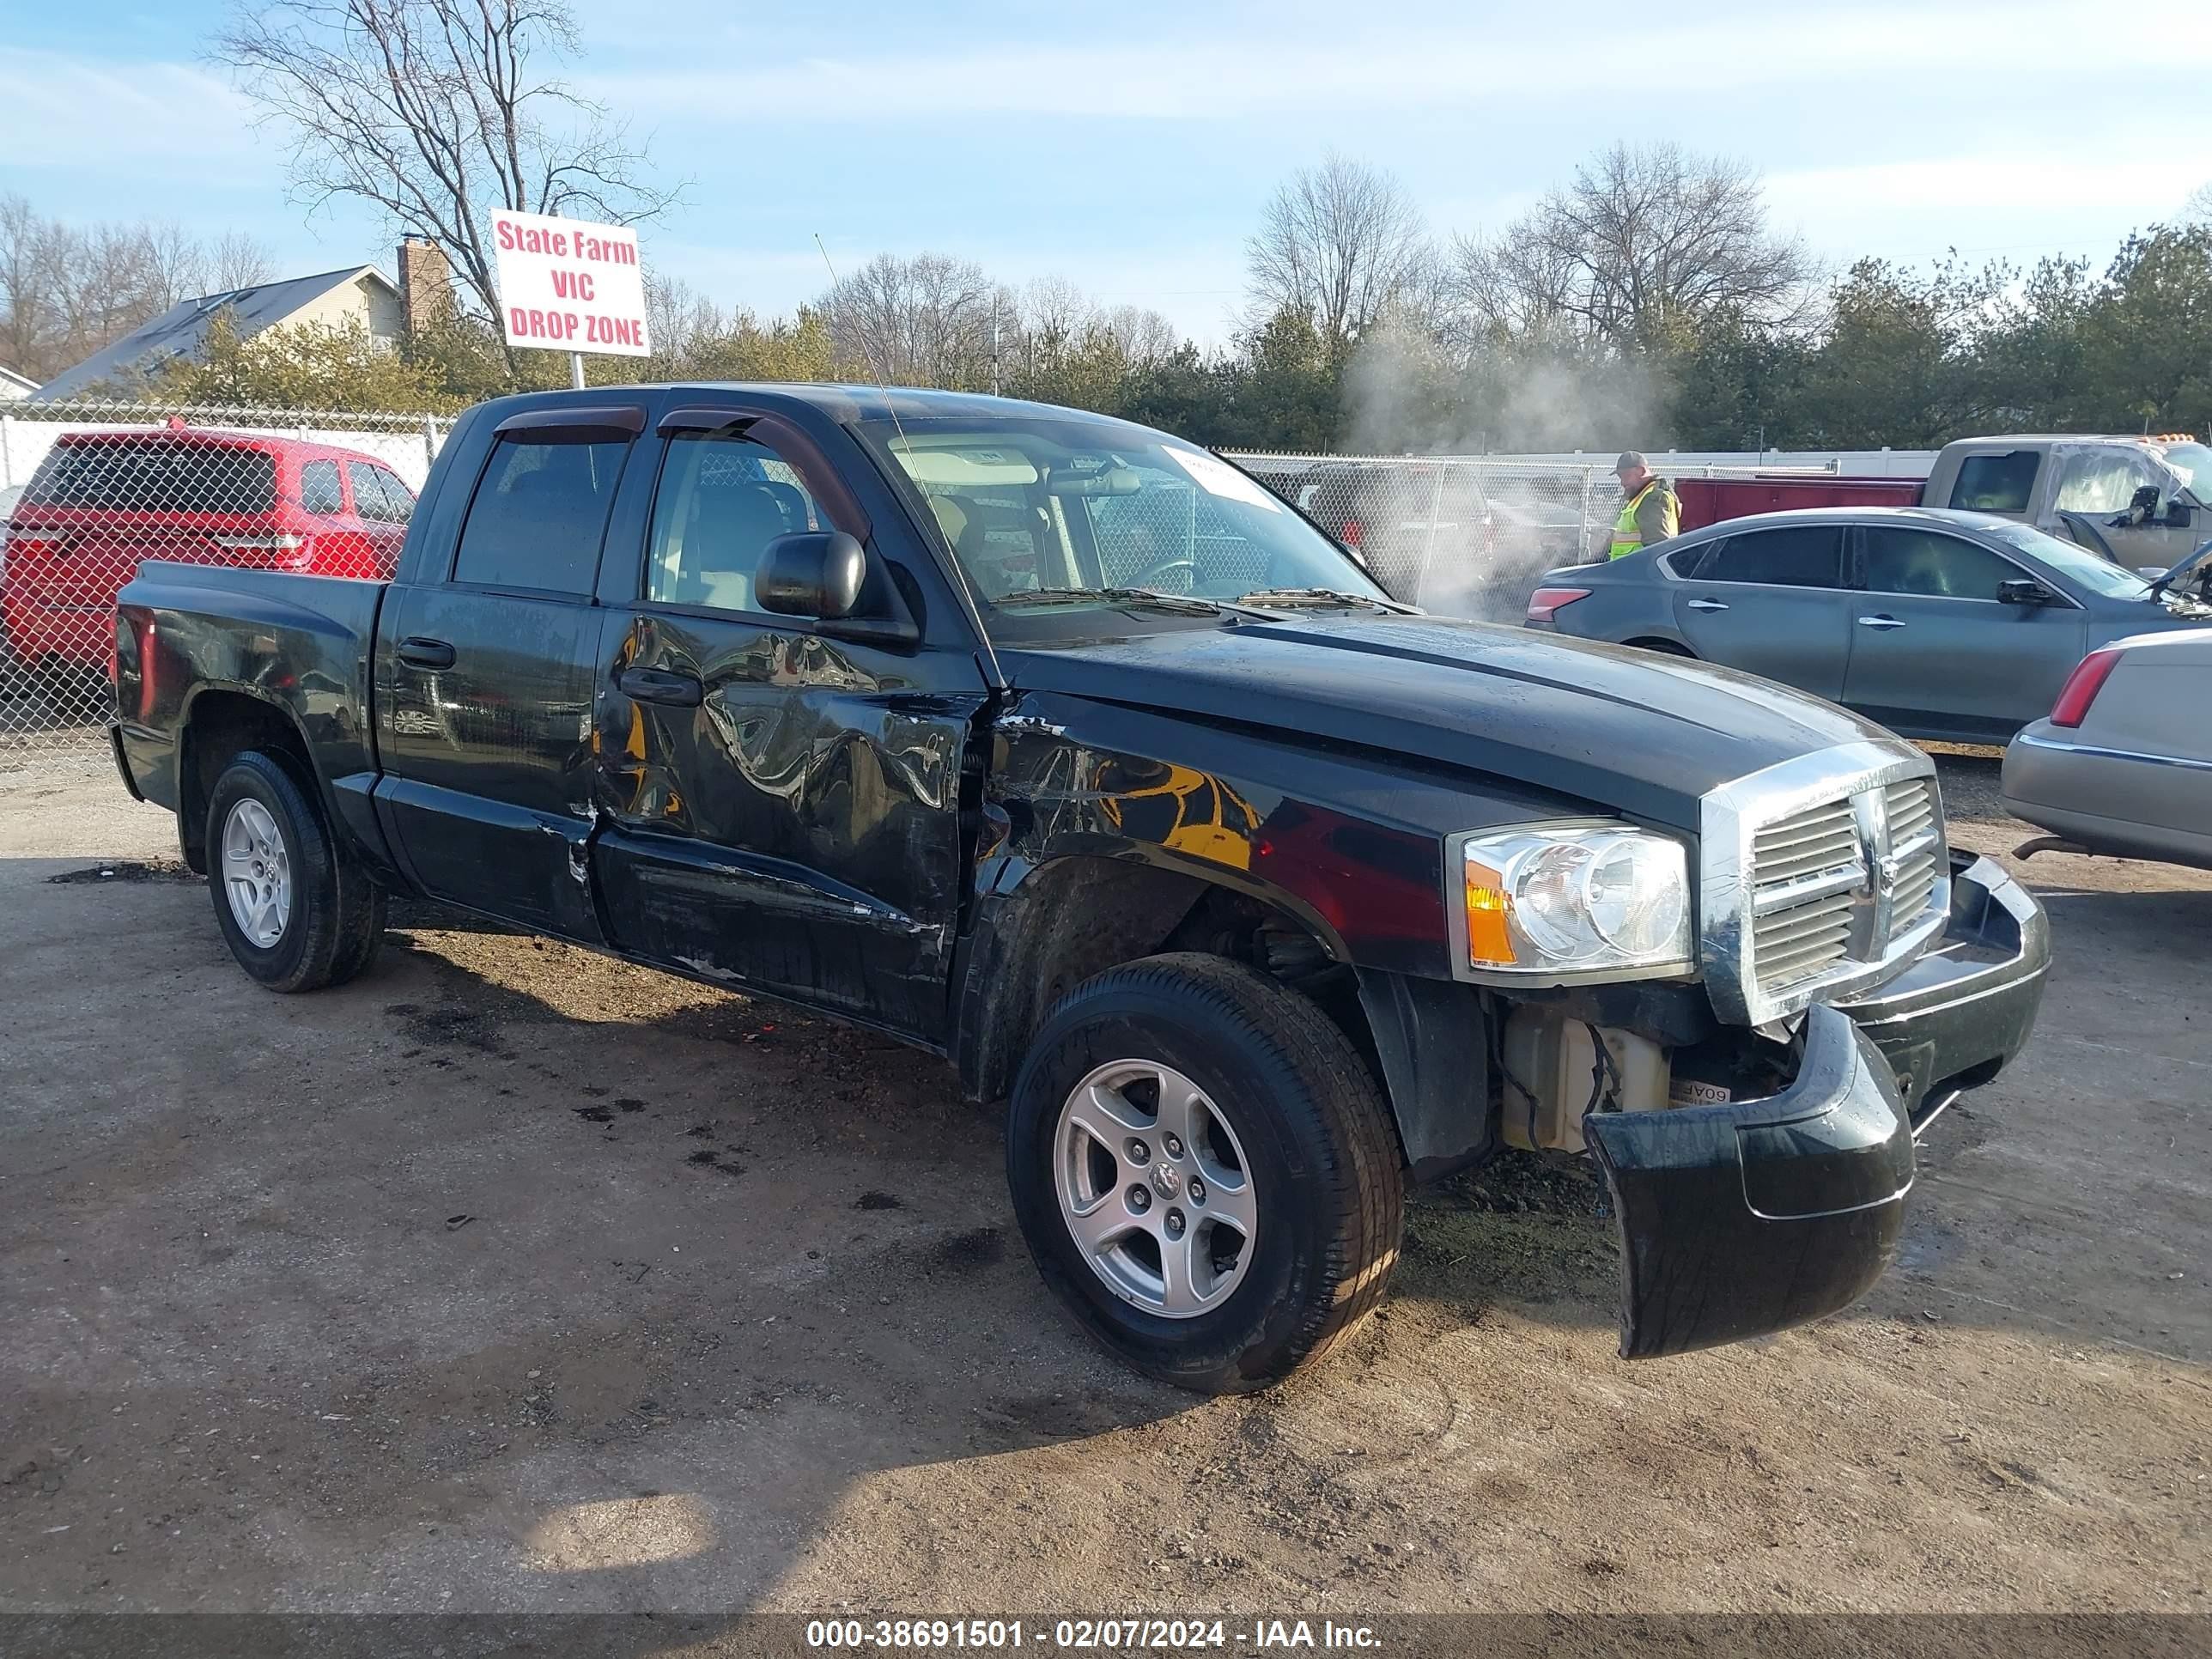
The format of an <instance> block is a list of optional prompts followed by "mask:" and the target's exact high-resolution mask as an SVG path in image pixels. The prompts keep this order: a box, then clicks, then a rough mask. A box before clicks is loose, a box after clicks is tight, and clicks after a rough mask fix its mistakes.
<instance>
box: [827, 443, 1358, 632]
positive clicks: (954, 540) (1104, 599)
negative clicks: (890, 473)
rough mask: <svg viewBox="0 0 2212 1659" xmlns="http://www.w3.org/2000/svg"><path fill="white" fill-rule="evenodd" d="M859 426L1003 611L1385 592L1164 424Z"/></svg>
mask: <svg viewBox="0 0 2212 1659" xmlns="http://www.w3.org/2000/svg"><path fill="white" fill-rule="evenodd" d="M855 429H856V430H857V431H858V432H859V434H860V437H861V439H862V441H864V442H866V444H867V445H868V446H869V447H871V448H872V449H873V450H874V451H875V452H876V453H877V455H878V458H879V459H882V460H884V461H885V462H887V463H888V464H890V465H891V466H893V467H895V468H896V470H897V471H899V472H902V473H903V474H904V475H905V477H907V478H908V480H909V481H910V482H911V483H913V484H914V487H915V489H918V490H919V491H921V495H922V497H923V499H924V500H925V501H927V503H928V505H929V508H930V511H931V513H933V515H934V516H935V518H936V520H937V524H938V527H939V529H940V530H942V531H943V532H944V534H945V542H946V544H948V545H949V546H950V547H951V550H952V553H953V556H954V557H955V558H957V560H958V561H959V562H960V568H961V569H962V570H963V571H964V572H965V573H966V574H967V577H968V580H969V583H970V584H971V585H972V586H974V587H975V591H976V592H977V593H978V594H979V595H980V596H981V598H982V599H985V600H986V601H987V602H988V603H989V604H990V605H992V606H993V607H994V609H999V608H1006V609H1008V610H1012V609H1016V608H1018V609H1020V610H1023V611H1040V610H1048V609H1051V608H1053V607H1056V606H1067V607H1085V606H1088V607H1091V608H1094V609H1095V608H1096V607H1097V606H1099V605H1115V604H1128V603H1131V602H1136V603H1139V604H1141V603H1143V602H1144V600H1145V598H1146V596H1145V595H1144V594H1141V593H1133V592H1131V590H1135V589H1146V590H1150V591H1151V592H1156V593H1165V594H1174V595H1177V596H1182V597H1184V598H1187V599H1212V600H1233V599H1241V598H1242V597H1243V596H1244V595H1245V594H1247V593H1251V592H1258V591H1261V590H1270V589H1316V588H1325V589H1330V590H1333V591H1334V592H1340V593H1345V594H1350V595H1355V596H1358V598H1359V599H1376V600H1384V595H1383V592H1382V590H1381V589H1379V588H1377V587H1376V586H1375V584H1374V583H1373V581H1371V580H1370V579H1369V578H1368V577H1367V576H1366V575H1365V574H1364V573H1363V572H1362V571H1361V570H1360V568H1359V567H1358V565H1357V564H1355V563H1353V562H1352V560H1351V558H1350V557H1349V556H1346V553H1345V552H1344V550H1342V549H1341V548H1340V547H1338V546H1337V545H1336V544H1334V542H1332V541H1330V540H1329V539H1328V538H1327V537H1326V536H1324V535H1322V533H1321V532H1319V531H1317V530H1316V529H1315V528H1314V527H1313V526H1311V525H1310V524H1308V523H1307V522H1306V521H1305V520H1304V519H1302V518H1300V517H1299V516H1298V515H1297V513H1294V512H1292V511H1291V509H1290V508H1289V507H1286V506H1285V505H1284V504H1283V502H1282V501H1280V500H1279V499H1278V498H1277V497H1276V496H1274V495H1272V494H1270V493H1269V492H1268V490H1267V489H1266V488H1265V487H1264V486H1263V485H1261V484H1260V483H1255V481H1254V480H1253V479H1251V478H1249V477H1246V476H1245V475H1244V474H1243V473H1242V472H1240V471H1237V469H1236V468H1235V467H1233V466H1231V465H1229V464H1228V463H1227V462H1226V461H1224V460H1220V459H1217V458H1216V457H1214V456H1212V455H1210V454H1208V453H1206V451H1204V450H1202V449H1200V448H1197V447H1194V446H1193V445H1190V444H1187V443H1184V442H1182V441H1181V440H1179V439H1175V438H1170V437H1168V436H1167V435H1165V434H1164V433H1158V432H1152V431H1149V430H1147V429H1146V428H1143V427H1138V426H1131V425H1128V424H1127V423H1125V422H1121V421H1110V420H1107V419H1105V418H1104V417H1103V416H1081V415H1069V416H1065V417H1060V416H1036V417H1030V416H1018V415H1007V416H999V415H979V416H927V417H923V418H921V419H915V420H908V421H905V422H902V423H900V424H894V423H893V422H890V421H866V422H860V423H859V424H858V425H857V427H856V428H855ZM1106 590H1120V591H1119V592H1108V591H1106ZM1384 602H1385V603H1387V600H1384Z"/></svg>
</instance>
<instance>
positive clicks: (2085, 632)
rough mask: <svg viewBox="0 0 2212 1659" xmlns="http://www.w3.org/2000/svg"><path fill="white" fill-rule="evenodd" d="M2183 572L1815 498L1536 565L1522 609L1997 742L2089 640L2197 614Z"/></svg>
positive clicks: (1546, 623)
mask: <svg viewBox="0 0 2212 1659" xmlns="http://www.w3.org/2000/svg"><path fill="white" fill-rule="evenodd" d="M2199 580H2201V579H2200V578H2199V577H2198V576H2197V575H2196V574H2195V573H2193V572H2192V573H2189V574H2186V575H2185V576H2181V577H2176V578H2169V579H2167V580H2166V585H2165V586H2160V584H2159V583H2156V582H2152V581H2148V580H2145V579H2144V578H2143V577H2142V576H2140V575H2138V574H2136V573H2135V572H2133V571H2131V570H2126V569H2123V568H2120V567H2118V566H2117V565H2114V564H2112V563H2111V562H2108V561H2106V560H2105V559H2102V558H2100V557H2098V556H2096V555H2095V554H2093V553H2091V552H2089V551H2088V550H2086V549H2084V548H2081V547H2078V546H2076V545H2075V544H2073V543H2071V542H2063V541H2060V540H2058V539H2057V538H2056V537H2052V536H2048V535H2045V533H2044V532H2041V531H2039V530H2037V529H2035V528H2033V526H2028V525H2023V524H2015V523H2013V522H2011V521H2010V520H2006V519H2002V518H1998V517H1996V515H1994V514H1992V513H1965V512H1957V511H1952V510H1948V509H1940V508H1934V507H1816V508H1812V509H1809V510H1807V511H1802V512H1796V513H1764V514H1761V515H1759V516H1758V517H1755V518H1747V519H1731V520H1725V521H1723V522H1722V523H1720V524H1717V525H1711V526H1707V527H1706V528H1705V529H1702V530H1697V531H1692V532H1690V533H1689V534H1688V535H1686V536H1678V537H1676V538H1674V540H1673V541H1669V542H1662V543H1661V544H1658V545H1657V546H1656V547H1651V548H1647V549H1645V550H1643V551H1641V552H1638V553H1632V554H1630V555H1629V556H1627V557H1626V558H1621V559H1615V560H1613V562H1611V563H1608V564H1601V565H1577V566H1573V567H1571V568H1565V569H1559V570H1554V571H1552V572H1550V573H1549V574H1547V575H1546V576H1545V577H1544V578H1543V579H1542V581H1541V584H1540V585H1539V586H1538V587H1537V589H1536V591H1535V592H1534V593H1533V594H1531V595H1530V597H1529V601H1528V617H1527V621H1528V626H1530V627H1532V628H1549V629H1556V630H1557V631H1559V632H1560V633H1563V634H1572V635H1577V636H1578V637H1580V638H1583V639H1588V640H1610V641H1613V642H1614V643H1616V644H1620V645H1635V646H1642V647H1645V648H1647V649H1649V650H1653V651H1662V652H1668V653H1672V654H1674V655H1675V656H1683V657H1696V658H1698V659H1701V660H1703V661H1705V662H1713V663H1720V664H1723V665H1726V666H1728V667H1730V668H1740V669H1743V670H1746V671H1749V672H1751V673H1753V674H1759V675H1764V676H1765V678H1768V679H1772V680H1779V681H1781V682H1782V683H1783V684H1785V685H1794V686H1796V687H1797V688H1798V689H1799V690H1805V691H1810V692H1813V693H1814V695H1816V696H1823V697H1826V698H1827V699H1829V700H1830V701H1831V702H1839V703H1842V704H1844V706H1845V707H1846V708H1852V709H1855V710H1857V712H1858V713H1860V714H1864V715H1866V716H1867V717H1868V718H1869V719H1872V720H1879V721H1880V722H1881V724H1883V725H1884V726H1889V727H1891V728H1892V729H1893V730H1894V731H1897V732H1903V733H1904V734H1905V735H1906V736H1908V737H1915V738H1933V739H1936V740H1939V741H1945V742H1953V743H2003V742H2005V741H2006V740H2008V738H2011V736H2012V735H2013V733H2014V732H2017V731H2019V730H2020V728H2021V726H2025V725H2027V723H2028V722H2029V721H2030V720H2039V719H2040V718H2041V717H2042V716H2043V715H2044V714H2046V713H2048V712H2049V710H2050V708H2051V702H2052V701H2053V700H2054V699H2055V698H2056V697H2057V695H2058V690H2059V688H2060V687H2061V686H2063V684H2065V683H2066V677H2067V676H2068V675H2069V673H2071V672H2072V671H2073V670H2074V665H2075V664H2076V663H2078V662H2080V661H2081V659H2082V658H2083V657H2084V656H2086V655H2087V654H2088V653H2089V652H2091V651H2092V650H2093V649H2095V648H2096V647H2099V646H2100V645H2103V644H2106V642H2108V641H2112V640H2115V639H2118V638H2120V637H2121V636H2123V635H2129V634H2142V633H2147V632H2149V631H2152V630H2154V629H2163V628H2180V627H2190V626H2201V625H2203V623H2205V622H2207V621H2208V620H2212V605H2206V604H2205V603H2204V602H2203V601H2204V596H2203V593H2202V592H2200V591H2198V587H2197V583H2198V582H2199Z"/></svg>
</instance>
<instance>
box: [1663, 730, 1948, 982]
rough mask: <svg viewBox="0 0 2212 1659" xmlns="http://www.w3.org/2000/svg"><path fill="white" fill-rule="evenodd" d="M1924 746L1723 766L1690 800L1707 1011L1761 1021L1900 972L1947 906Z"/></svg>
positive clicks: (1875, 744) (1885, 746)
mask: <svg viewBox="0 0 2212 1659" xmlns="http://www.w3.org/2000/svg"><path fill="white" fill-rule="evenodd" d="M1932 770H1933V769H1932V768H1931V767H1930V766H1929V763H1928V757H1926V756H1925V755H1923V754H1920V753H1917V752H1916V751H1915V750H1911V749H1909V748H1907V747H1906V746H1905V744H1901V743H1899V742H1896V741H1894V740H1893V739H1888V738H1880V739H1871V738H1870V739H1867V740H1864V741H1859V742H1852V743H1842V744H1836V745H1834V746H1833V747H1832V748H1828V749H1819V750H1813V751H1811V752H1810V753H1808V754H1802V755H1796V756H1793V757H1790V759H1788V760H1784V761H1778V762H1776V763H1774V764H1773V765H1771V766H1768V767H1764V768H1761V769H1759V771H1756V772H1752V773H1747V774H1746V775H1744V776H1742V777H1740V778H1733V779H1730V780H1729V781H1728V782H1726V783H1723V784H1720V785H1718V786H1717V787H1714V788H1711V789H1709V790H1707V791H1706V792H1705V796H1704V798H1703V799H1702V800H1701V801H1700V802H1699V848H1698V878H1699V892H1698V911H1699V922H1698V933H1699V944H1698V950H1699V959H1700V961H1701V963H1703V965H1704V968H1705V983H1706V986H1707V988H1708V990H1709V992H1710V994H1711V997H1712V1000H1713V1008H1714V1012H1717V1013H1718V1014H1719V1015H1720V1016H1721V1018H1723V1020H1726V1021H1728V1022H1729V1023H1730V1024H1746V1025H1755V1026H1765V1025H1766V1024H1769V1023H1770V1022H1774V1021H1780V1020H1784V1019H1787V1018H1789V1017H1790V1015H1792V1014H1794V1013H1796V1012H1798V1011H1799V1010H1800V1009H1802V1008H1803V1007H1805V1006H1806V1005H1807V1004H1808V1003H1811V1002H1814V1001H1817V1000H1821V999H1823V998H1830V997H1834V998H1845V997H1850V996H1853V995H1856V994H1859V993H1862V992H1863V991H1866V990H1868V989H1869V988H1871V987H1875V986H1877V985H1881V984H1883V983H1885V982H1886V981H1888V980H1890V979H1892V978H1893V977H1894V976H1895V975H1897V974H1898V973H1899V972H1901V971H1902V970H1903V969H1905V966H1906V965H1907V964H1908V963H1911V961H1912V960H1913V958H1914V957H1917V955H1918V954H1919V953H1920V952H1921V951H1923V950H1924V949H1925V948H1926V947H1927V945H1929V941H1931V940H1932V939H1935V938H1936V937H1937V936H1938V935H1939V934H1941V933H1942V930H1943V927H1944V925H1945V918H1946V917H1947V916H1948V915H1949V912H1950V908H1951V865H1950V858H1949V854H1948V853H1947V851H1946V850H1945V848H1944V845H1943V803H1942V798H1941V797H1940V796H1939V795H1938V794H1937V793H1936V780H1935V779H1934V777H1933V776H1932V775H1930V774H1931V772H1932Z"/></svg>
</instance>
